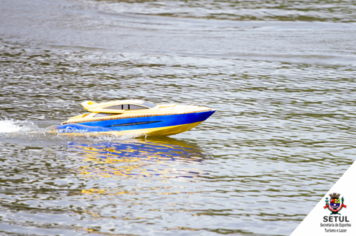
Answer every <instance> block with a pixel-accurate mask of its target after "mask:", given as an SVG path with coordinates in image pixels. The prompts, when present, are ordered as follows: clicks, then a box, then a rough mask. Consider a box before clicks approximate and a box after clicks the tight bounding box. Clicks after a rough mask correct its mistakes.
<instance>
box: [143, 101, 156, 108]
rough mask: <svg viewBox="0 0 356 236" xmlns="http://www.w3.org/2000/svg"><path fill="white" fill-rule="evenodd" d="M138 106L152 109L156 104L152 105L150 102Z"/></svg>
mask: <svg viewBox="0 0 356 236" xmlns="http://www.w3.org/2000/svg"><path fill="white" fill-rule="evenodd" d="M140 105H143V106H145V107H149V108H153V107H155V106H156V104H154V103H152V102H143V103H141V104H140Z"/></svg>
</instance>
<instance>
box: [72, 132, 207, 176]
mask: <svg viewBox="0 0 356 236" xmlns="http://www.w3.org/2000/svg"><path fill="white" fill-rule="evenodd" d="M69 150H70V151H75V156H78V155H79V156H80V157H81V158H83V162H81V164H80V167H79V168H78V169H77V171H78V173H79V174H80V175H82V176H85V177H89V178H135V179H139V178H145V179H147V180H153V179H155V178H159V179H161V180H162V179H165V180H167V179H177V178H185V179H186V178H189V179H192V178H196V177H198V176H199V175H202V174H204V173H202V172H201V171H200V170H199V169H197V167H198V166H197V165H200V164H201V163H202V162H203V161H204V159H207V158H210V157H209V155H207V154H206V153H205V152H203V151H202V149H201V148H200V147H198V146H196V145H192V144H189V143H187V142H182V141H178V140H176V139H173V138H159V139H158V138H156V139H149V140H144V139H134V140H128V141H121V142H101V143H81V142H71V143H69ZM189 179H186V180H188V181H189Z"/></svg>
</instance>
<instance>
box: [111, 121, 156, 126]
mask: <svg viewBox="0 0 356 236" xmlns="http://www.w3.org/2000/svg"><path fill="white" fill-rule="evenodd" d="M157 122H161V121H142V122H132V123H123V124H116V125H108V126H105V127H118V126H130V125H146V124H153V123H157Z"/></svg>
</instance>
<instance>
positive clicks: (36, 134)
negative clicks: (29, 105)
mask: <svg viewBox="0 0 356 236" xmlns="http://www.w3.org/2000/svg"><path fill="white" fill-rule="evenodd" d="M56 127H57V126H56V125H52V126H49V127H45V128H41V127H39V126H38V125H36V124H35V123H34V122H32V121H30V120H24V121H21V120H14V119H7V118H3V119H0V140H4V141H6V142H10V141H15V142H19V141H20V140H21V141H23V140H26V141H36V140H37V141H45V142H53V141H54V142H60V141H74V140H75V141H90V142H103V141H105V142H110V141H125V140H128V139H132V138H136V137H138V136H141V137H142V136H145V135H144V134H143V135H142V134H140V135H138V134H137V133H135V134H123V135H120V134H110V135H100V136H95V135H87V136H86V135H82V136H68V135H61V133H60V132H55V130H56Z"/></svg>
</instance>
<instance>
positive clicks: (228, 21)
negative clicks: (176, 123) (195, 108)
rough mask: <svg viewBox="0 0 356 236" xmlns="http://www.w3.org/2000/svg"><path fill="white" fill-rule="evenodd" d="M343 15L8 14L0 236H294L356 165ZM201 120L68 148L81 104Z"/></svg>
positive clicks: (271, 9) (206, 10) (170, 7)
mask: <svg viewBox="0 0 356 236" xmlns="http://www.w3.org/2000/svg"><path fill="white" fill-rule="evenodd" d="M354 8H355V6H354V4H353V2H352V1H342V2H339V1H308V2H304V1H303V2H301V1H268V2H267V1H259V2H258V1H257V2H240V1H239V2H232V1H224V2H216V1H162V2H161V1H137V2H132V1H89V0H85V1H84V0H80V1H77V0H73V1H64V0H61V1H43V0H33V1H16V2H13V1H8V0H4V1H2V7H1V8H0V12H1V14H0V22H1V24H0V113H1V117H2V120H1V121H0V132H1V133H0V143H1V149H0V161H1V167H0V169H1V173H2V175H1V177H0V178H1V184H0V186H1V188H0V202H1V204H0V232H1V234H4V235H11V234H16V235H25V234H33V235H87V234H94V235H173V234H174V235H176V234H178V235H196V234H199V235H219V234H234V233H235V234H241V235H289V234H290V233H291V232H292V231H293V230H294V229H295V228H296V227H297V225H298V224H299V223H300V222H301V221H302V220H303V219H304V217H305V216H306V215H307V214H308V213H309V212H310V211H311V209H312V208H313V207H314V206H315V205H316V203H317V202H318V201H319V200H320V198H321V197H322V196H323V195H324V194H325V192H326V191H328V190H329V189H330V187H331V186H332V185H333V183H335V181H336V180H337V179H338V178H339V177H340V176H341V175H342V174H343V173H344V171H345V170H346V169H347V168H348V167H349V166H350V165H351V164H352V163H353V162H354V161H355V159H356V158H355V155H354V152H355V145H354V139H355V132H356V130H355V128H354V127H355V123H356V119H355V114H356V109H355V99H354V95H355V90H356V81H355V79H356V77H355V65H356V60H355V59H356V56H355V55H356V54H355V52H356V47H355V45H356V37H355V36H356V29H355V23H354V22H355V15H354V14H352V12H353V9H354ZM131 98H133V99H145V100H148V101H151V102H155V103H179V104H201V105H204V106H208V107H211V108H213V109H216V110H217V112H216V113H215V114H214V115H213V116H212V117H211V118H209V119H208V120H207V121H206V122H204V123H202V124H201V125H199V126H198V127H197V128H195V129H193V130H192V131H189V132H186V133H183V134H179V135H175V136H172V137H171V138H152V137H147V138H139V139H137V138H136V139H134V138H132V137H127V136H123V137H104V138H63V137H58V136H56V135H50V134H48V133H47V132H46V131H47V129H46V128H47V127H49V126H51V125H56V124H59V123H60V122H62V121H64V120H66V119H68V118H69V117H70V116H74V115H76V114H79V113H82V112H83V109H82V107H81V106H80V103H81V102H82V101H84V100H93V101H98V102H100V101H108V100H113V99H131Z"/></svg>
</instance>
